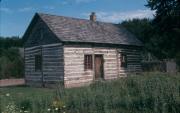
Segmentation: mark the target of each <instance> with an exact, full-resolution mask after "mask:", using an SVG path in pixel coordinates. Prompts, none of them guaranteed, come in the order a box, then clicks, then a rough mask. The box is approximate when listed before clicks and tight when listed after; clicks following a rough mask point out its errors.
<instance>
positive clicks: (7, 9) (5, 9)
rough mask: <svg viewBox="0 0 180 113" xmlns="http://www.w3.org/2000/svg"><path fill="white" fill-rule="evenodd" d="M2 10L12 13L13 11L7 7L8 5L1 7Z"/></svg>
mask: <svg viewBox="0 0 180 113" xmlns="http://www.w3.org/2000/svg"><path fill="white" fill-rule="evenodd" d="M0 11H2V12H5V13H12V12H13V11H12V10H11V9H10V8H7V7H1V8H0Z"/></svg>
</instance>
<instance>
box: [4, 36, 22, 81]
mask: <svg viewBox="0 0 180 113" xmlns="http://www.w3.org/2000/svg"><path fill="white" fill-rule="evenodd" d="M22 47H23V42H22V39H21V38H20V37H17V36H13V37H0V79H2V78H20V77H23V73H24V66H23V65H24V64H23V58H22V56H21V55H20V51H19V48H22Z"/></svg>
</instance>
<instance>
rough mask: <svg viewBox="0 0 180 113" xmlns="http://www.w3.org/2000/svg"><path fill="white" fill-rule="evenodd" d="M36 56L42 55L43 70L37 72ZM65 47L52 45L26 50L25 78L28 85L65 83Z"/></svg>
mask: <svg viewBox="0 0 180 113" xmlns="http://www.w3.org/2000/svg"><path fill="white" fill-rule="evenodd" d="M35 55H42V70H41V71H35ZM63 64H64V63H63V46H62V44H50V45H43V46H35V47H31V48H25V78H26V84H27V85H33V86H47V87H48V85H50V84H54V83H58V82H60V81H62V82H63V78H64V68H63Z"/></svg>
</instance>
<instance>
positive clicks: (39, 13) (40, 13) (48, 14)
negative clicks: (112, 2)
mask: <svg viewBox="0 0 180 113" xmlns="http://www.w3.org/2000/svg"><path fill="white" fill-rule="evenodd" d="M36 14H38V15H40V16H41V15H47V16H54V17H64V18H69V19H75V20H84V21H88V22H92V21H91V20H89V19H83V18H77V17H70V16H61V15H56V14H50V13H42V12H36ZM92 23H103V24H112V25H117V24H116V23H111V22H102V21H95V22H92Z"/></svg>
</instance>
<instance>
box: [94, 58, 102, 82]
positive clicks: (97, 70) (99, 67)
mask: <svg viewBox="0 0 180 113" xmlns="http://www.w3.org/2000/svg"><path fill="white" fill-rule="evenodd" d="M94 65H95V79H96V80H97V79H102V78H104V60H103V55H95V60H94Z"/></svg>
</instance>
